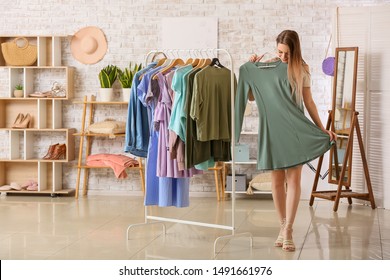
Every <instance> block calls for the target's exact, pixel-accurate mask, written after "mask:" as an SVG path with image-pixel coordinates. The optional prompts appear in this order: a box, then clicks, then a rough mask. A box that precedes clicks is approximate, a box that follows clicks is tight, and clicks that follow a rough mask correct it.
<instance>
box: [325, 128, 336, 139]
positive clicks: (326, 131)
mask: <svg viewBox="0 0 390 280" xmlns="http://www.w3.org/2000/svg"><path fill="white" fill-rule="evenodd" d="M324 132H325V133H327V134H328V135H329V138H330V141H336V140H337V134H336V133H334V132H333V131H330V130H324Z"/></svg>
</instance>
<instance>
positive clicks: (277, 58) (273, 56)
mask: <svg viewBox="0 0 390 280" xmlns="http://www.w3.org/2000/svg"><path fill="white" fill-rule="evenodd" d="M267 55H268V56H270V57H271V58H269V59H267V60H266V61H262V60H263V59H264V58H265V57H266V56H267ZM277 60H279V57H278V56H276V55H275V54H273V53H271V52H268V51H267V52H265V53H264V54H263V56H262V57H261V59H260V60H259V61H258V62H263V63H270V62H275V61H277ZM275 67H276V65H275V64H263V65H258V66H257V68H275Z"/></svg>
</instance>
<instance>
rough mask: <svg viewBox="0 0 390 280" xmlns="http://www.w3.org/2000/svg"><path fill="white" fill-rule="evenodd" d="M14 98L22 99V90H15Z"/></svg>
mask: <svg viewBox="0 0 390 280" xmlns="http://www.w3.org/2000/svg"><path fill="white" fill-rule="evenodd" d="M14 96H15V97H23V90H22V89H15V90H14Z"/></svg>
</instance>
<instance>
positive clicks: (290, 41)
mask: <svg viewBox="0 0 390 280" xmlns="http://www.w3.org/2000/svg"><path fill="white" fill-rule="evenodd" d="M276 43H277V44H284V45H287V46H288V47H289V48H290V53H289V59H288V66H287V77H288V80H289V82H290V85H291V89H292V94H293V95H295V101H296V102H297V104H301V102H302V99H303V95H302V90H303V77H304V74H307V75H308V74H309V70H308V66H307V64H306V63H305V61H304V60H303V58H302V52H301V43H300V41H299V36H298V33H297V32H295V31H294V30H284V31H282V32H281V33H280V34H279V35H278V37H277V38H276Z"/></svg>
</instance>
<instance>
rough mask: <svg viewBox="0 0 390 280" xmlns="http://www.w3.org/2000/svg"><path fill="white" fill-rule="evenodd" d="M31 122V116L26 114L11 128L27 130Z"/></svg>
mask: <svg viewBox="0 0 390 280" xmlns="http://www.w3.org/2000/svg"><path fill="white" fill-rule="evenodd" d="M31 120H32V117H31V115H30V114H27V115H25V116H24V118H23V120H22V121H21V122H19V123H17V124H14V126H13V127H12V128H28V125H29V124H30V122H31Z"/></svg>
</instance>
